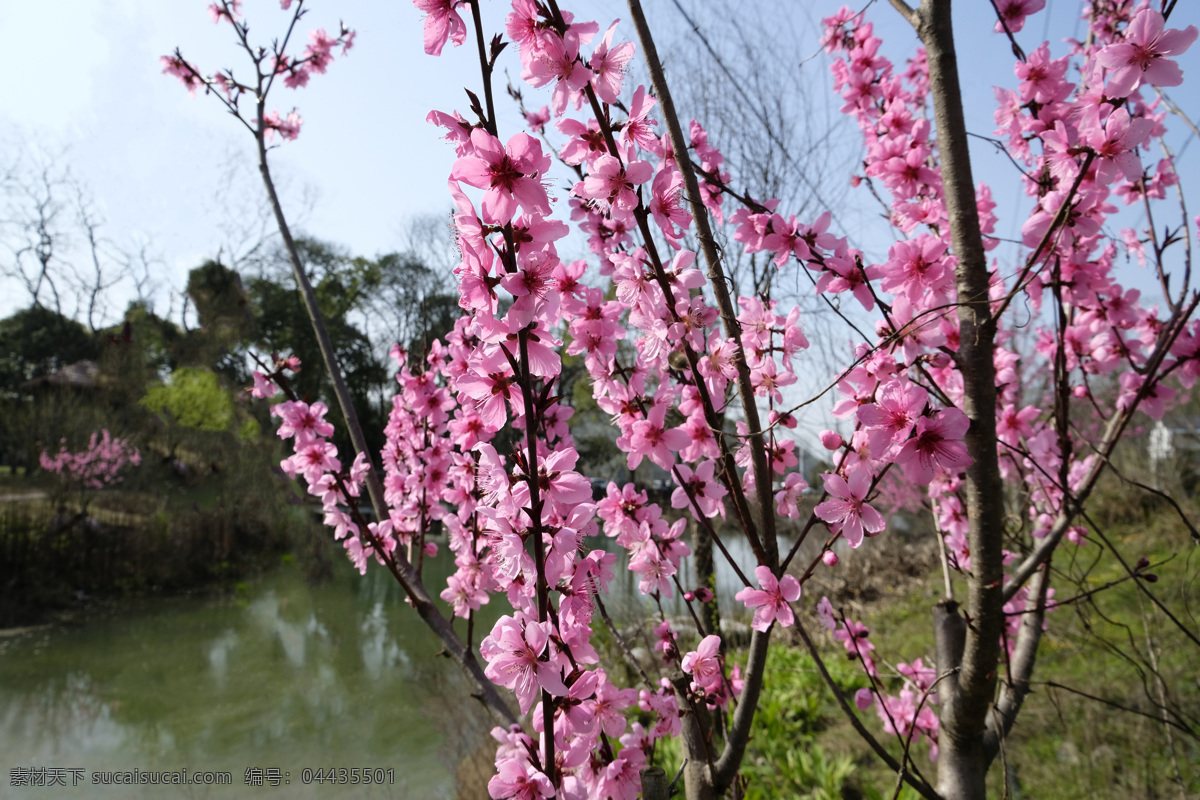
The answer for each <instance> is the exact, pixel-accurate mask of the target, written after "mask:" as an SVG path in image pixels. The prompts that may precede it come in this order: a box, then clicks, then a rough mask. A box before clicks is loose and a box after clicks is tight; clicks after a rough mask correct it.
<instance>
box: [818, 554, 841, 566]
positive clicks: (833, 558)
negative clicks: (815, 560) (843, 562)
mask: <svg viewBox="0 0 1200 800" xmlns="http://www.w3.org/2000/svg"><path fill="white" fill-rule="evenodd" d="M821 560H822V561H824V562H825V566H827V567H836V566H837V563H838V557H837V554H836V553H834V552H833V551H832V550H826V551H825V552H824V554H822V556H821Z"/></svg>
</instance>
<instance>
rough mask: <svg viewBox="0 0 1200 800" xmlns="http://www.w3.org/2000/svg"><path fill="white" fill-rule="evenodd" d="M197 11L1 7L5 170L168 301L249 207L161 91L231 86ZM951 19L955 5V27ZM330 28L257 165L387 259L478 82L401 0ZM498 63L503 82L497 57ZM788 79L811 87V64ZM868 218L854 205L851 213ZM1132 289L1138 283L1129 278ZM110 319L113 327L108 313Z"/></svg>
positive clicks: (221, 155)
mask: <svg viewBox="0 0 1200 800" xmlns="http://www.w3.org/2000/svg"><path fill="white" fill-rule="evenodd" d="M565 5H566V7H568V8H573V9H574V10H575V11H576V14H577V16H579V17H581V18H585V19H595V20H597V21H598V22H600V23H601V27H602V29H603V28H604V27H606V26H607V24H608V23H609V22H610V21H611V20H612V19H614V18H617V17H623V16H627V14H626V13H625V12H626V9H625V7H624V3H610V2H600V0H583V2H576V3H570V2H568V3H566V4H565ZM648 5H650V7H651V8H650V11H651V13H652V18H651V22H652V23H657V26H658V27H659V29H661V30H663V31H664V34H665V35H666V36H668V37H669V36H670V34H671V30H674V31H675V34H676V36H678V31H679V26H680V24H681V20H680V17H679V16H678V14H677V13H676V12H675V11H674V10H673V7H672V6H671V4H670V3H667V2H665V1H664V2H661V3H657V2H656V3H650V4H648ZM684 5H685V7H689V8H690V9H692V10H693V13H695V14H696V16H697V18H698V19H699V20H700V21H701V24H702V25H707V26H709V27H708V29H707V31H706V32H707V33H708V34H709V35H710V36H713V37H719V36H720V35H721V32H720V27H719V21H717V20H715V19H714V17H713V16H712V14H711V13H709V14H708V16H705V13H704V12H705V11H706V10H708V9H711V8H712V6H711V5H707V4H705V3H699V2H696V0H691V1H690V2H687V1H686V0H685V2H684ZM731 5H732V7H733V9H734V13H741V11H742V10H744V9H745V7H747V6H754V5H761V4H754V3H748V2H744V3H732V4H731ZM788 5H789V4H782V5H781V4H778V3H775V4H770V5H769V6H767V7H768V8H771V9H775V10H780V11H783V13H790V14H791V16H789V19H788V22H789V23H790V25H791V26H792V27H793V28H795V29H796V30H798V31H799V38H800V44H799V51H800V52H798V53H795V54H788V55H787V56H786V57H787V58H788V59H789V60H794V61H795V62H799V61H800V60H801V59H802V58H805V57H807V56H810V55H812V54H813V53H814V52H815V50H816V38H817V36H818V31H817V30H815V25H814V23H815V21H816V20H818V19H819V18H820V17H821V16H825V15H827V14H830V13H832V12H833V11H834V10H836V7H837V5H838V4H837V3H811V4H810V3H803V4H802V3H799V2H797V3H795V5H794V7H792V8H791V9H789V7H788ZM1188 6H1189V4H1180V8H1181V9H1183V10H1181V11H1178V12H1177V15H1176V18H1175V19H1174V20H1172V23H1173V25H1175V26H1182V25H1186V24H1188V23H1192V22H1196V21H1197V20H1195V19H1187V18H1186V11H1188V10H1190V11H1191V12H1192V14H1193V16H1195V13H1194V11H1195V10H1194V9H1190V8H1189V7H1188ZM204 7H205V3H204V2H199V1H198V2H190V1H189V2H185V1H184V0H170V2H161V0H159V1H158V2H154V1H152V0H45V2H39V3H5V4H3V5H0V29H3V30H6V31H12V32H15V35H11V36H10V37H8V42H7V44H6V46H5V47H4V48H0V72H2V73H3V74H5V75H6V76H8V79H7V80H6V82H5V88H4V89H3V95H4V102H3V103H2V104H0V147H3V152H7V153H8V154H10V156H11V154H13V153H16V152H18V150H19V148H21V147H24V148H27V149H29V148H32V149H40V150H42V151H44V152H48V153H52V154H58V153H65V155H63V156H61V158H60V159H59V160H60V162H65V163H69V164H70V167H71V170H72V172H73V173H74V174H75V175H76V176H77V177H78V178H79V179H80V180H81V181H82V182H84V183H85V184H86V185H87V186H88V187H89V188H90V190H91V193H92V195H93V196H94V197H95V199H96V201H97V205H98V208H99V209H100V211H101V213H102V215H103V217H104V218H105V220H106V222H107V226H106V231H107V233H108V235H109V236H110V237H112V238H113V239H114V240H115V241H117V242H118V243H119V244H123V243H127V242H129V241H131V240H132V239H133V238H134V237H138V238H140V239H142V240H146V241H149V242H151V243H152V246H153V248H154V249H156V250H157V252H158V253H160V254H161V256H162V258H163V261H164V263H165V270H164V274H163V275H162V283H163V284H164V286H167V285H169V286H172V287H174V288H178V287H180V286H181V285H182V283H183V281H184V279H185V276H186V272H187V270H188V269H190V268H191V267H193V266H196V265H197V264H198V263H199V262H200V260H202V259H203V258H205V257H208V256H211V255H213V254H215V252H216V250H217V248H218V247H219V246H221V245H222V244H227V245H228V244H229V243H230V240H231V239H236V238H237V235H238V234H237V231H238V228H239V226H240V225H241V224H242V223H243V222H244V220H245V218H246V217H247V213H248V208H249V207H250V205H251V204H252V203H253V198H254V197H256V196H257V192H258V191H259V190H258V184H257V180H258V178H257V172H256V170H255V167H254V161H253V157H252V153H251V151H250V145H251V140H250V138H249V136H248V134H246V133H245V132H244V130H242V129H241V128H240V126H238V125H237V124H236V123H235V122H234V121H233V120H232V119H230V118H228V117H227V116H226V115H225V114H224V113H223V112H222V110H221V108H220V106H219V105H218V103H216V101H215V100H214V99H213V98H206V97H203V96H197V97H196V98H194V99H193V98H189V97H188V95H187V93H186V92H185V91H184V90H183V89H182V87H181V86H180V85H179V84H178V83H177V82H176V81H175V80H174V79H172V78H169V77H167V76H164V75H162V74H161V68H160V66H159V64H158V57H159V56H160V55H163V54H166V53H169V52H170V51H171V50H172V49H173V48H174V47H175V46H176V45H178V46H180V47H181V48H182V49H183V51H184V53H185V55H186V56H188V57H189V58H190V59H192V60H193V61H194V62H195V63H198V64H199V65H201V66H202V67H203V68H205V69H206V70H211V69H214V68H220V67H225V66H231V67H233V68H234V70H235V72H236V71H237V68H238V66H239V65H240V64H241V63H242V59H240V58H239V57H238V56H239V52H238V51H237V50H236V49H235V47H234V39H233V35H232V32H231V30H230V29H229V28H228V27H227V26H224V25H222V26H214V25H212V24H211V23H210V22H209V19H208V15H207V13H206V12H205V8H204ZM485 8H486V10H487V13H486V18H490V20H491V21H492V23H493V27H498V25H499V23H500V21H501V19H502V15H503V13H504V11H505V9H506V8H507V4H504V3H500V2H490V3H486V4H485ZM962 8H964V6H963V5H962V4H958V5H956V10H959V9H962ZM1077 8H1078V5H1077V4H1076V3H1069V2H1062V0H1051V1H1050V3H1049V10H1048V12H1044V13H1043V14H1041V15H1040V16H1038V17H1036V18H1034V19H1033V20H1032V21H1031V22H1030V24H1029V25H1028V27H1027V29H1026V31H1024V32H1023V33H1022V34H1020V35H1019V38H1020V39H1021V41H1022V43H1023V44H1024V45H1025V46H1026V49H1033V47H1034V46H1036V44H1037V42H1038V41H1040V39H1041V37H1042V36H1043V34H1044V33H1046V32H1047V31H1049V32H1050V33H1051V34H1052V36H1053V38H1052V45H1053V46H1055V47H1056V50H1057V52H1059V53H1061V52H1064V51H1063V50H1062V49H1061V45H1058V44H1057V42H1058V40H1059V39H1060V38H1061V37H1062V36H1064V35H1070V34H1072V33H1076V34H1077V33H1079V32H1081V31H1082V24H1081V23H1077V22H1076V21H1075V20H1074V15H1075V9H1077ZM245 13H246V16H247V18H248V19H249V20H250V23H251V26H252V31H251V32H252V37H255V36H257V37H260V38H270V37H271V36H273V35H276V33H277V32H279V31H281V30H282V26H283V25H284V24H285V22H286V19H287V15H286V14H284V13H282V12H281V11H279V9H278V3H277V1H276V0H246V3H245ZM771 13H774V12H771ZM339 15H340V18H341V19H344V20H345V21H346V22H347V24H349V25H350V26H351V27H353V28H355V29H357V30H358V32H359V35H358V40H357V43H356V46H355V48H354V50H353V51H352V52H351V54H350V55H349V57H346V58H339V59H338V60H337V61H336V62H335V63H334V64H333V66H332V67H331V68H330V70H329V73H328V74H327V75H324V76H317V77H316V78H314V80H313V81H312V83H311V84H310V85H309V87H308V88H307V89H304V90H300V91H296V92H292V91H285V90H282V89H277V90H276V91H275V93H274V96H275V97H274V99H275V101H276V103H275V105H277V106H278V107H279V108H280V110H281V111H283V112H286V111H287V110H289V109H290V108H291V106H292V105H293V104H294V105H296V106H297V107H298V108H299V111H300V113H301V115H302V116H303V117H304V120H305V124H304V129H303V132H302V135H301V136H300V138H299V140H297V141H295V142H289V143H287V144H285V145H284V146H283V147H281V148H278V149H276V150H275V151H274V152H273V164H274V170H275V172H276V175H277V177H278V178H279V179H280V181H281V183H282V186H283V189H284V196H285V205H287V206H288V207H289V208H290V209H292V211H293V212H294V213H295V214H296V215H297V219H298V222H299V227H300V228H301V229H303V230H304V231H306V232H308V233H311V234H313V235H316V236H319V237H322V238H327V239H330V240H333V241H337V242H341V243H344V244H346V245H348V246H349V247H351V248H352V249H353V250H354V252H356V253H363V254H373V253H378V252H386V251H388V250H390V249H394V248H397V247H399V246H401V244H402V235H401V230H402V226H403V224H404V222H405V220H406V219H408V218H410V217H412V216H413V215H417V214H423V213H441V212H442V211H444V210H445V209H447V208H448V207H449V199H448V195H447V193H446V189H445V180H446V175H447V174H448V172H449V169H450V166H451V164H452V163H453V160H454V155H453V151H452V149H451V148H450V147H449V146H447V145H446V144H445V143H444V142H441V141H440V140H439V139H438V131H437V129H435V128H433V127H432V126H430V125H428V124H426V123H425V121H424V118H425V115H426V113H427V112H428V110H429V109H431V108H440V109H444V110H449V109H451V108H456V107H457V108H464V107H465V105H466V102H465V98H464V95H463V94H462V87H463V86H464V85H466V86H471V87H475V86H477V85H478V82H479V75H478V67H477V65H476V64H475V62H474V51H473V48H472V47H470V46H469V43H468V46H466V47H463V48H459V49H454V48H450V47H447V50H446V53H445V54H444V55H443V56H442V57H441V58H438V59H435V58H431V57H428V56H425V55H424V53H423V52H422V51H421V38H420V37H421V27H420V25H421V20H420V14H419V12H417V11H416V10H415V9H414V8H413V7H412V5H411V4H410V3H408V2H404V1H403V0H339V1H338V2H336V3H335V2H332V1H331V0H325V1H324V2H321V0H317V2H314V3H312V5H311V11H310V13H309V15H308V17H307V18H306V20H305V21H304V22H303V23H302V25H303V27H304V28H306V29H307V28H314V27H319V26H323V27H325V28H327V29H329V30H336V28H337V26H338V22H339ZM868 15H869V17H870V18H871V19H873V20H875V21H876V31H877V32H878V33H879V34H880V35H881V36H883V38H884V40H885V49H886V51H887V52H888V53H889V54H891V55H893V56H900V55H901V54H903V53H906V52H908V51H909V50H911V47H912V43H913V42H914V41H915V36H914V34H913V33H912V31H911V29H909V28H908V27H907V25H906V24H905V23H904V22H903V21H901V20H900V18H899V17H898V15H897V14H896V13H895V12H894V11H892V9H891V8H890V7H888V5H887V3H884V2H876V3H875V4H874V7H872V8H870V9H869V11H868ZM990 24H991V23H990V21H989V20H986V19H982V20H981V19H980V18H979V17H978V16H977V15H974V14H962V13H961V11H959V18H958V19H956V26H957V30H958V37H959V45H958V46H959V50H960V53H961V54H962V62H963V63H962V65H961V69H962V79H963V87H964V97H965V100H966V103H967V114H968V127H969V128H970V129H971V130H974V131H979V132H981V133H985V134H990V133H991V129H992V127H994V126H993V125H992V123H991V106H992V103H993V99H992V90H991V87H992V86H993V85H995V84H999V83H1004V84H1007V85H1010V86H1011V85H1014V84H1015V79H1013V78H1012V72H1011V69H1012V66H1011V65H1012V57H1011V55H1010V54H1009V48H1008V43H1007V41H1006V40H1005V39H1004V37H1002V36H998V35H995V34H992V33H991V32H990ZM622 34H623V35H624V38H632V30H631V29H630V27H629V26H628V25H625V24H623V26H622V28H621V29H620V33H619V34H618V35H619V36H621V35H622ZM678 41H680V40H678V39H676V42H678ZM684 46H687V43H686V41H685V42H684ZM1195 50H1200V48H1193V52H1190V53H1188V54H1187V56H1186V57H1185V59H1184V61H1183V66H1184V69H1185V74H1195V72H1196V70H1197V69H1200V54H1198V53H1197V52H1195ZM506 55H508V56H510V57H511V58H510V59H509V62H508V66H509V68H510V70H511V71H512V72H513V73H514V78H515V77H516V74H515V73H516V72H517V71H518V70H519V66H518V67H515V68H514V67H513V65H514V64H515V63H516V61H515V54H514V53H509V54H506ZM242 57H243V58H244V55H243V56H242ZM668 58H669V52H668ZM804 68H805V69H808V70H814V71H815V72H816V73H817V74H819V75H820V76H822V79H826V80H827V75H828V70H827V66H826V64H825V63H823V58H817V59H815V60H814V61H811V62H808V63H807V64H806V65H805V67H804ZM526 91H527V94H532V95H536V92H535V91H534V90H529V89H528V88H527V89H526ZM1175 99H1176V101H1177V102H1180V103H1181V104H1182V105H1183V106H1184V107H1185V108H1186V109H1187V110H1188V111H1189V113H1191V114H1192V116H1193V117H1196V116H1200V103H1198V102H1197V100H1198V99H1200V92H1197V91H1196V90H1194V89H1191V90H1189V91H1188V92H1186V93H1183V94H1177V95H1176V96H1175ZM541 102H543V101H542V100H539V101H538V102H536V103H535V105H540V104H541ZM497 103H498V109H499V111H500V112H501V127H502V129H505V130H508V131H516V130H518V129H519V126H520V122H521V121H520V119H519V115H518V113H517V111H516V109H515V107H513V105H512V104H511V103H510V102H508V100H507V98H505V97H503V95H501V96H500V97H498V98H497ZM684 113H687V110H686V109H684ZM1177 147H1178V148H1179V149H1180V151H1181V152H1182V155H1183V160H1182V161H1181V171H1183V172H1184V174H1187V173H1188V171H1189V170H1191V171H1192V172H1193V174H1194V173H1195V172H1196V169H1195V166H1196V155H1195V151H1196V147H1195V146H1194V142H1190V141H1185V140H1183V139H1180V140H1179V141H1178V142H1177ZM974 149H975V152H974V161H975V169H976V179H977V180H985V181H988V182H989V183H991V184H992V185H993V188H994V190H995V192H996V196H997V200H998V202H999V207H998V208H997V213H998V214H999V215H1000V216H1001V220H1002V222H1001V225H1002V228H1001V230H1000V231H999V232H1000V233H1001V235H1006V236H1019V233H1018V232H1019V227H1020V223H1021V221H1022V219H1023V215H1021V214H1017V213H1015V212H1016V211H1017V209H1018V208H1019V207H1020V206H1021V204H1023V203H1027V201H1026V200H1024V199H1023V198H1022V197H1021V196H1020V195H1018V194H1016V193H1014V192H1013V191H1011V190H1006V189H1005V187H1006V186H1007V187H1012V186H1013V185H1014V184H1015V182H1014V181H1013V180H1012V167H1011V166H1010V165H1009V164H1008V162H1007V160H1006V159H1005V158H1004V157H1003V156H1000V155H997V154H995V153H993V152H992V151H991V148H990V147H988V146H986V145H979V144H978V143H976V145H975V148H974ZM868 202H869V198H868V197H866V196H865V195H864V193H863V192H859V193H856V194H855V195H853V199H852V201H851V203H852V204H866V203H868ZM861 208H862V206H861V205H860V206H859V210H860V211H861ZM1196 210H1200V208H1198V209H1196ZM839 211H840V213H843V214H845V215H846V216H847V218H848V219H851V220H854V223H853V227H854V228H855V229H854V230H851V231H846V232H847V233H849V234H850V235H851V237H852V239H857V240H858V242H857V244H859V246H861V247H863V249H865V250H867V251H868V254H870V255H882V254H883V252H885V251H886V245H887V242H888V241H889V240H888V233H887V232H886V231H885V230H884V229H883V228H882V227H871V223H869V222H860V221H862V220H867V219H869V218H870V214H869V213H858V214H854V213H851V212H852V211H853V209H840V210H839ZM1193 213H1194V212H1193ZM1129 224H1136V222H1130V223H1129ZM872 251H874V252H872ZM1133 280H1135V281H1140V280H1141V278H1140V277H1138V276H1136V275H1135V276H1133ZM0 294H2V295H3V299H0V313H8V312H9V311H11V310H12V309H13V308H14V307H15V305H14V304H23V303H24V298H22V297H21V295H20V293H19V292H17V291H15V289H14V288H13V287H6V288H5V290H4V291H3V292H2V293H0ZM113 311H114V312H115V311H119V307H118V304H116V303H114V308H113Z"/></svg>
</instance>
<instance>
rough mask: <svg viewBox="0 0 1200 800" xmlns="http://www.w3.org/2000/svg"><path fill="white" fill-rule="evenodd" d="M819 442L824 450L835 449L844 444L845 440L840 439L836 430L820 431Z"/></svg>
mask: <svg viewBox="0 0 1200 800" xmlns="http://www.w3.org/2000/svg"><path fill="white" fill-rule="evenodd" d="M821 444H822V445H823V446H824V447H825V449H826V450H837V449H838V448H839V447H841V446H842V445H844V444H845V441H843V440H842V437H841V436H840V435H839V434H838V432H837V431H822V432H821Z"/></svg>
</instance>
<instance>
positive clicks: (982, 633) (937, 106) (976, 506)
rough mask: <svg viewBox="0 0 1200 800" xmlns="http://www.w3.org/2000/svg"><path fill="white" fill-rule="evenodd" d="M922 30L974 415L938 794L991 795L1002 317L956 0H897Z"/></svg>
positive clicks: (961, 357) (998, 614) (998, 608)
mask: <svg viewBox="0 0 1200 800" xmlns="http://www.w3.org/2000/svg"><path fill="white" fill-rule="evenodd" d="M893 5H896V6H897V7H900V8H901V10H902V13H905V16H906V17H907V18H908V19H909V21H910V22H912V23H913V25H914V26H915V27H916V29H917V34H918V35H919V36H920V38H921V42H922V43H923V44H924V45H925V51H926V54H927V56H928V60H929V85H930V93H931V95H932V97H933V105H934V112H935V119H936V122H937V143H938V150H939V153H940V156H941V170H942V187H943V193H944V198H945V202H946V213H947V217H948V219H949V226H950V238H951V244H952V247H953V252H954V255H955V257H956V258H957V259H958V265H957V267H956V270H955V283H956V288H957V292H958V321H959V333H960V344H959V349H958V353H957V358H956V360H957V365H958V368H959V370H960V372H961V373H962V376H963V411H965V412H966V414H967V417H969V418H970V420H971V427H970V429H969V430H968V431H967V436H966V444H967V450H968V452H969V453H970V455H971V459H972V463H971V466H970V467H969V468H968V469H967V481H966V506H967V516H968V519H969V523H970V527H969V530H968V533H967V539H968V542H969V546H970V548H971V573H970V575H969V580H968V583H967V603H966V623H967V624H966V640H965V642H964V645H963V651H962V661H961V665H960V670H959V672H958V676H957V685H956V686H955V687H954V690H953V692H951V693H950V694H949V696H948V700H949V702H947V703H944V704H943V707H942V714H941V729H940V734H939V737H938V751H939V753H938V786H937V788H938V792H939V793H940V794H942V795H943V796H944V797H946V798H947V799H948V800H965V799H966V798H982V797H984V796H986V793H987V786H986V782H985V778H986V775H987V764H988V760H987V756H986V753H985V748H984V730H985V726H986V723H987V717H988V711H989V709H990V708H991V705H992V701H993V697H994V695H995V689H996V669H997V664H998V662H999V657H1000V631H1001V627H1002V625H1003V623H1004V617H1003V599H1002V595H1003V582H1004V572H1003V561H1002V556H1001V543H1002V539H1003V534H1004V526H1003V520H1004V495H1003V489H1002V485H1001V481H1000V465H999V461H998V459H997V455H996V369H995V364H994V362H993V360H992V359H993V353H994V351H995V344H994V340H995V332H996V325H995V321H994V319H993V318H992V315H991V306H990V303H989V296H988V289H989V275H988V268H987V258H986V256H985V254H984V249H983V237H982V235H981V234H980V230H979V214H978V211H977V208H976V205H975V184H974V179H973V178H972V176H971V159H970V156H969V154H968V150H967V132H966V124H965V123H964V120H963V108H962V92H961V89H960V87H959V81H958V63H957V56H956V54H955V50H954V32H953V26H952V24H951V16H950V0H923V2H922V4H921V8H920V10H919V11H914V10H912V9H907V7H906V6H905V4H904V3H903V2H901V0H893Z"/></svg>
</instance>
